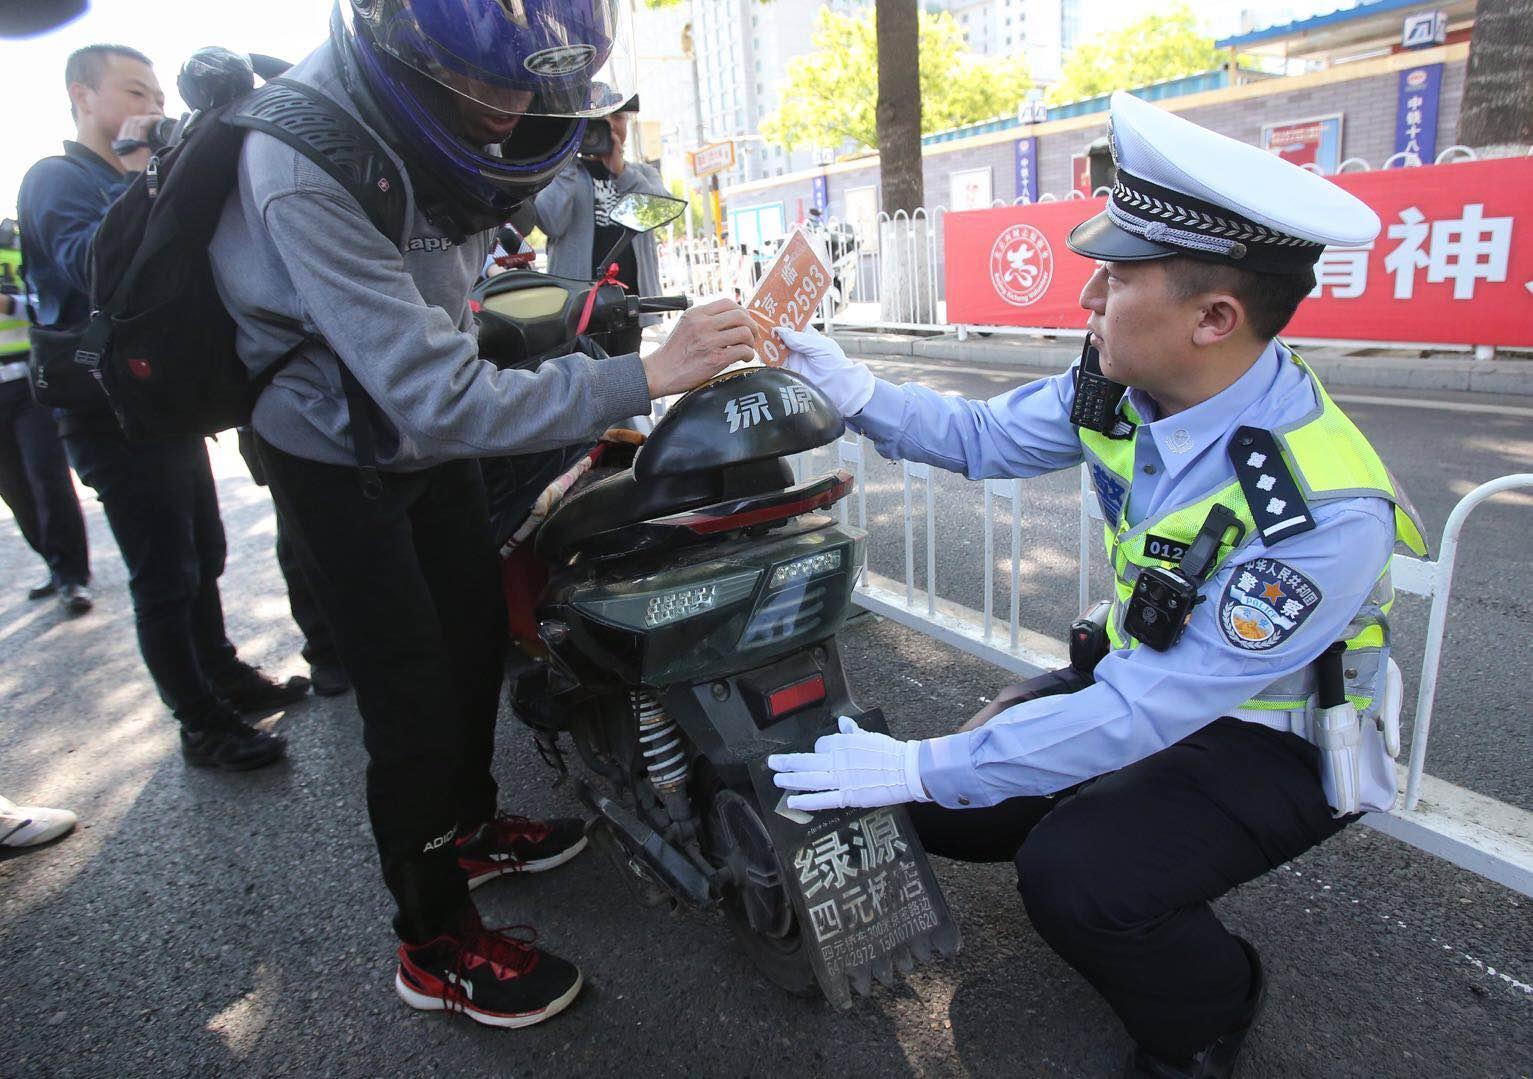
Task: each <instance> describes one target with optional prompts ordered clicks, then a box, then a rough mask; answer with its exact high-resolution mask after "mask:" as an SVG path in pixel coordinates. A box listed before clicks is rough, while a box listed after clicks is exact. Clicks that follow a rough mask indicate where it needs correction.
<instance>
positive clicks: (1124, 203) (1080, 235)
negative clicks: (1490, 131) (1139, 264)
mask: <svg viewBox="0 0 1533 1079" xmlns="http://www.w3.org/2000/svg"><path fill="white" fill-rule="evenodd" d="M1111 127H1112V152H1113V162H1114V163H1115V164H1116V166H1117V179H1116V180H1115V182H1114V184H1113V189H1112V194H1111V196H1110V197H1109V198H1108V201H1107V209H1106V210H1105V211H1103V212H1102V213H1100V214H1097V215H1096V216H1095V217H1093V218H1091V219H1090V220H1089V221H1085V222H1083V223H1082V224H1080V225H1077V226H1076V227H1075V229H1074V230H1073V231H1072V232H1071V233H1070V240H1069V243H1070V248H1071V250H1073V251H1076V252H1078V253H1079V254H1082V255H1086V256H1087V257H1089V258H1096V259H1102V260H1104V261H1108V262H1135V261H1140V260H1143V259H1157V258H1168V257H1170V256H1172V255H1192V256H1194V257H1198V258H1204V259H1210V260H1212V261H1215V262H1224V263H1228V264H1229V265H1232V266H1240V267H1243V268H1245V269H1248V270H1253V271H1255V272H1257V273H1295V272H1299V271H1302V270H1305V269H1307V268H1309V267H1311V266H1313V265H1314V264H1315V262H1316V260H1317V259H1319V258H1320V254H1321V252H1322V251H1324V250H1325V248H1326V246H1327V245H1328V244H1329V245H1335V246H1339V247H1355V246H1358V245H1361V244H1366V243H1369V242H1370V241H1372V240H1373V238H1374V237H1375V236H1377V235H1378V232H1379V218H1378V215H1377V214H1375V213H1374V212H1373V211H1372V210H1370V209H1369V208H1368V207H1367V205H1365V204H1364V203H1363V202H1362V201H1361V200H1359V199H1357V198H1355V197H1354V196H1352V195H1350V194H1348V193H1347V192H1346V191H1343V190H1342V189H1341V188H1339V187H1337V186H1336V185H1335V184H1333V183H1331V181H1329V180H1327V179H1326V178H1325V177H1323V176H1319V175H1316V174H1315V173H1313V172H1310V171H1308V170H1307V169H1301V168H1299V167H1298V166H1297V165H1293V164H1290V163H1289V162H1287V161H1284V160H1283V159H1282V158H1280V157H1278V156H1277V155H1276V154H1273V153H1269V152H1268V151H1266V150H1263V149H1261V148H1259V147H1256V146H1252V145H1250V144H1248V143H1244V142H1239V141H1237V140H1235V139H1231V138H1227V137H1225V136H1224V135H1219V134H1216V133H1215V132H1212V131H1209V130H1208V129H1207V128H1202V127H1199V126H1198V125H1197V124H1194V123H1192V122H1190V121H1188V120H1184V119H1182V118H1181V117H1180V116H1177V115H1175V114H1173V113H1169V112H1165V111H1164V110H1162V109H1158V108H1156V107H1155V106H1154V105H1151V104H1148V103H1147V102H1144V101H1140V100H1139V99H1138V98H1136V97H1134V96H1133V95H1131V94H1126V93H1123V92H1122V91H1119V92H1118V93H1115V94H1113V96H1112V121H1111Z"/></svg>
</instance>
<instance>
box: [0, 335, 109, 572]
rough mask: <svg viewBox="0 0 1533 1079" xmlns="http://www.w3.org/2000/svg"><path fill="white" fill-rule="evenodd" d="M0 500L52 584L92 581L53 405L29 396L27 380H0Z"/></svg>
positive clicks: (77, 502) (81, 518)
mask: <svg viewBox="0 0 1533 1079" xmlns="http://www.w3.org/2000/svg"><path fill="white" fill-rule="evenodd" d="M16 359H17V357H15V356H7V357H5V360H6V361H7V362H14V361H15V360H16ZM0 499H4V501H5V504H6V505H7V506H9V507H10V509H11V514H12V515H13V516H14V517H15V518H16V525H17V527H18V528H20V529H21V535H22V538H23V539H25V540H26V541H27V544H28V545H29V546H30V547H31V548H32V550H34V551H36V552H37V553H38V554H39V555H40V556H42V559H43V561H44V562H46V563H48V572H49V574H50V575H51V576H52V578H53V580H54V582H55V583H56V584H85V583H86V582H87V581H89V580H90V552H89V549H88V548H87V546H86V541H85V517H84V516H83V515H82V514H81V513H80V500H79V498H78V497H77V496H76V495H75V485H74V480H72V479H71V478H70V476H69V462H68V461H67V460H65V458H64V445H63V443H62V442H60V441H59V432H58V426H57V425H56V424H55V423H54V420H53V411H52V409H47V408H44V407H43V406H42V405H39V404H38V403H37V402H36V401H34V400H32V393H31V390H29V389H28V388H27V380H26V379H17V380H15V381H12V382H4V383H0Z"/></svg>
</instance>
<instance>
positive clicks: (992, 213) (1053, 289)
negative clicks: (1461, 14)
mask: <svg viewBox="0 0 1533 1079" xmlns="http://www.w3.org/2000/svg"><path fill="white" fill-rule="evenodd" d="M1334 179H1335V181H1336V182H1337V183H1338V184H1340V186H1342V187H1344V188H1346V189H1347V190H1348V191H1350V192H1352V193H1353V194H1354V195H1356V196H1357V197H1358V198H1360V199H1362V200H1363V201H1364V202H1366V203H1367V204H1368V205H1369V206H1371V207H1372V208H1373V210H1374V212H1375V213H1377V214H1378V215H1379V219H1380V221H1381V222H1382V223H1383V228H1382V230H1381V231H1380V233H1379V236H1378V239H1376V240H1375V241H1374V242H1373V244H1372V245H1371V246H1369V247H1367V248H1328V249H1327V250H1326V252H1325V254H1324V255H1322V256H1321V259H1320V263H1319V264H1318V265H1317V266H1316V267H1315V276H1316V279H1317V285H1316V288H1315V291H1314V292H1313V293H1311V294H1310V298H1309V299H1308V300H1306V301H1305V302H1304V303H1303V304H1302V305H1300V307H1299V312H1298V314H1297V315H1296V316H1294V320H1293V322H1291V323H1290V324H1289V326H1288V329H1287V330H1286V331H1285V333H1287V334H1288V335H1291V336H1293V337H1325V338H1337V339H1342V340H1357V341H1398V342H1422V343H1442V344H1474V345H1500V346H1503V347H1533V158H1530V157H1519V158H1508V159H1503V160H1498V161H1470V162H1463V163H1460V164H1454V165H1427V166H1423V167H1420V168H1404V169H1390V170H1387V171H1379V172H1354V173H1346V174H1344V175H1341V176H1338V177H1335V178H1334ZM1106 201H1107V200H1106V199H1102V198H1096V199H1071V200H1068V201H1065V202H1044V203H1035V204H1034V205H1031V206H1007V207H1001V208H999V209H994V210H968V211H964V212H962V213H950V214H948V215H946V217H945V218H944V222H945V223H944V240H945V243H946V285H947V318H948V321H949V322H951V323H958V324H963V325H970V326H1039V327H1045V328H1059V329H1077V328H1080V327H1083V326H1084V325H1085V321H1086V313H1085V312H1084V311H1082V310H1081V308H1080V303H1079V299H1080V293H1081V289H1082V287H1084V285H1085V284H1086V280H1087V278H1089V277H1090V276H1091V273H1092V270H1093V269H1094V263H1092V262H1091V260H1089V259H1086V258H1082V257H1081V256H1079V255H1077V254H1075V253H1074V252H1073V251H1071V250H1070V249H1069V247H1067V246H1066V244H1065V237H1066V236H1068V235H1069V233H1070V230H1071V229H1072V228H1074V227H1075V226H1076V225H1078V224H1079V223H1080V222H1082V221H1084V220H1086V219H1087V218H1088V217H1090V216H1092V215H1093V214H1096V213H1098V212H1100V211H1101V209H1102V208H1103V206H1104V205H1105V204H1106Z"/></svg>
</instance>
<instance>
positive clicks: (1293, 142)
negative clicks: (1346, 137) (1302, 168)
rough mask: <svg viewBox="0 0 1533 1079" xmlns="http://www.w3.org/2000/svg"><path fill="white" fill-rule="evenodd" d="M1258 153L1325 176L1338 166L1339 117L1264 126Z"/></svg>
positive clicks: (1339, 162)
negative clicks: (1267, 152)
mask: <svg viewBox="0 0 1533 1079" xmlns="http://www.w3.org/2000/svg"><path fill="white" fill-rule="evenodd" d="M1262 149H1263V150H1271V151H1272V152H1273V153H1275V154H1277V155H1278V156H1279V157H1281V158H1282V159H1283V160H1284V161H1286V162H1288V163H1289V164H1290V165H1310V166H1313V167H1314V168H1316V169H1318V170H1319V171H1320V172H1322V173H1324V174H1326V175H1327V176H1329V175H1330V174H1331V173H1333V172H1335V171H1336V168H1337V166H1338V165H1340V164H1341V113H1336V114H1335V115H1334V116H1312V117H1310V118H1309V119H1307V120H1289V121H1286V122H1285V123H1281V124H1265V125H1263V127H1262Z"/></svg>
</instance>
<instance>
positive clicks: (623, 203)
mask: <svg viewBox="0 0 1533 1079" xmlns="http://www.w3.org/2000/svg"><path fill="white" fill-rule="evenodd" d="M686 208H687V200H686V199H673V198H671V197H670V196H669V195H641V194H638V193H633V194H629V195H624V196H623V197H622V198H620V199H618V200H617V205H615V206H614V207H612V213H611V215H610V216H611V218H612V220H614V221H616V222H617V223H618V224H619V225H622V226H623V227H624V228H627V229H633V231H635V232H653V231H654V230H655V229H658V228H661V227H663V226H665V225H669V224H670V223H671V222H672V221H675V220H676V219H677V218H678V217H680V216H681V214H682V211H683V210H685V209H686Z"/></svg>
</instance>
